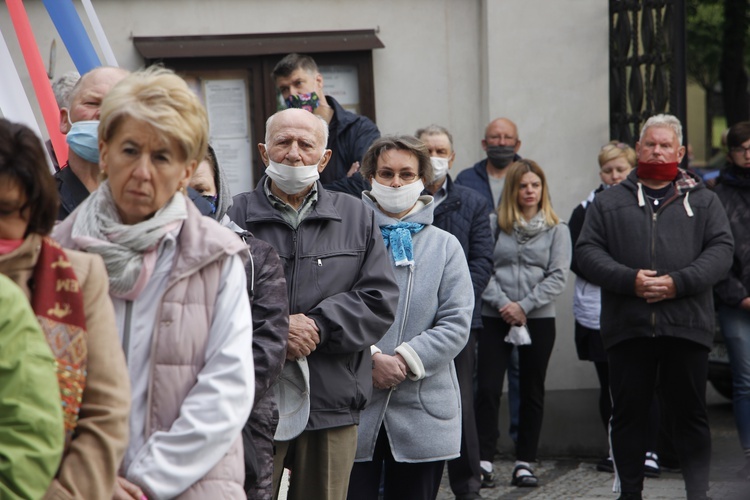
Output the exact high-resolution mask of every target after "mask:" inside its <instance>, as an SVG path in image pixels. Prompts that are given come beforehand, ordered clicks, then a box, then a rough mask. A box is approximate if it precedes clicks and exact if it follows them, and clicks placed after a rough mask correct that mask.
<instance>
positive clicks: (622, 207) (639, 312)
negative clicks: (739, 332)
mask: <svg viewBox="0 0 750 500" xmlns="http://www.w3.org/2000/svg"><path fill="white" fill-rule="evenodd" d="M575 251H576V258H577V261H578V267H579V269H580V271H581V272H582V273H583V275H584V277H585V278H586V279H588V280H589V281H591V282H592V283H595V284H597V285H599V286H600V287H601V288H602V314H601V333H602V341H603V342H604V347H605V348H606V349H609V348H610V347H612V346H614V345H616V344H617V343H619V342H622V341H623V340H628V339H632V338H638V337H656V336H671V337H678V338H682V339H687V340H691V341H693V342H697V343H699V344H702V345H704V346H706V347H707V348H710V347H711V344H712V341H713V336H714V323H715V319H714V316H715V314H714V304H713V292H712V287H713V285H715V284H716V283H717V282H718V281H719V280H721V279H723V278H724V277H725V276H726V274H727V271H728V270H729V266H730V265H731V262H732V251H733V238H732V233H731V231H730V228H729V221H728V220H727V216H726V213H725V211H724V207H723V206H722V205H721V202H720V201H719V199H718V198H717V196H716V195H715V194H714V193H713V192H711V191H709V190H708V189H706V187H705V185H704V184H703V183H701V182H700V180H699V179H698V178H697V177H696V176H695V175H693V174H690V173H688V172H685V171H682V170H681V171H680V173H679V176H678V179H677V180H676V181H675V190H674V196H672V198H671V199H669V200H667V201H665V202H664V203H663V204H662V205H661V206H660V207H659V209H658V210H657V211H656V212H654V211H653V209H652V205H651V203H649V202H648V201H647V200H646V197H645V195H644V194H643V192H642V190H641V187H640V185H639V183H638V178H637V176H636V171H635V170H634V171H633V172H632V173H631V174H630V175H629V176H628V178H627V179H626V180H624V181H623V182H622V183H620V184H619V185H617V186H613V187H612V188H610V189H607V190H605V191H603V192H601V193H599V194H598V195H597V196H596V197H595V198H594V201H593V203H591V205H590V206H589V208H588V210H587V211H586V220H585V222H584V225H583V229H582V231H581V236H580V237H579V239H578V243H577V245H576V249H575ZM639 269H653V270H655V271H657V273H658V275H660V276H661V275H664V274H669V275H670V276H671V277H672V280H673V281H674V284H675V289H676V292H677V296H676V297H675V298H674V299H667V300H662V301H660V302H656V303H653V304H649V303H647V302H646V299H643V298H640V297H637V296H636V295H635V277H636V274H637V272H638V270H639Z"/></svg>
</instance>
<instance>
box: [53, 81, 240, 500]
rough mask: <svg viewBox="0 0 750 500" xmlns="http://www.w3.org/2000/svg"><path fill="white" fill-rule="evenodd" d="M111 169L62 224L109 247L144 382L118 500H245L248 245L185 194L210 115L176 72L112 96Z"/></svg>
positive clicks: (104, 135)
mask: <svg viewBox="0 0 750 500" xmlns="http://www.w3.org/2000/svg"><path fill="white" fill-rule="evenodd" d="M100 119H101V121H100V123H99V150H100V160H99V165H100V167H101V170H102V173H103V174H104V176H106V178H107V180H105V181H104V182H103V183H102V184H101V186H100V187H99V189H98V190H96V191H95V192H93V193H92V194H91V195H90V196H89V197H88V198H87V199H86V201H84V202H83V203H82V204H81V205H80V206H79V207H78V208H77V209H76V210H75V211H74V212H73V213H72V214H71V215H70V216H69V217H68V218H67V219H66V220H65V221H64V222H63V223H61V224H60V225H59V226H58V227H57V228H56V230H55V233H54V234H55V235H56V237H58V238H59V240H60V241H61V242H62V243H63V245H65V246H69V247H72V248H75V249H80V250H83V251H86V252H90V253H96V254H99V255H101V257H102V258H103V259H104V263H105V265H106V267H107V271H108V273H109V292H110V296H111V298H112V301H113V303H114V306H115V315H116V320H117V326H118V330H119V333H120V341H121V344H122V348H123V350H124V352H125V357H126V359H127V362H128V369H129V372H130V382H131V386H132V398H133V402H132V409H131V412H130V443H129V445H128V448H127V450H126V452H125V458H124V460H123V462H122V465H121V467H120V476H121V477H119V478H118V485H117V489H116V491H115V498H116V499H130V498H133V499H138V500H143V499H144V498H148V499H162V498H180V499H199V498H201V499H203V498H222V499H244V498H246V497H245V493H244V490H243V479H244V472H243V471H244V464H243V454H242V440H241V435H240V433H241V430H242V427H243V425H244V424H245V422H246V421H247V418H248V415H249V414H250V410H251V407H252V401H253V393H254V376H253V356H252V348H251V344H252V326H251V320H250V306H249V302H248V300H247V292H246V291H245V286H246V282H245V271H244V264H243V263H244V260H245V259H246V254H247V249H246V248H247V247H246V245H245V244H244V243H243V242H242V240H240V239H239V238H237V237H236V236H235V235H234V234H233V233H232V232H231V231H229V230H228V229H225V228H222V227H221V226H220V225H219V224H218V223H217V222H216V221H214V220H213V219H210V218H209V217H202V216H201V214H200V213H199V212H198V210H197V209H196V208H195V207H194V206H193V205H192V203H190V201H189V200H188V198H186V197H185V194H184V193H185V189H186V187H187V185H188V182H189V181H190V177H191V176H192V174H193V172H194V171H195V169H196V166H197V165H198V162H199V161H200V160H201V159H202V158H203V157H204V156H205V154H206V147H207V140H208V139H207V136H208V119H207V116H206V111H205V109H204V108H203V106H202V105H201V104H200V102H199V100H198V98H197V97H196V96H195V95H194V94H193V92H192V91H191V90H190V89H189V88H188V86H187V84H186V83H185V82H184V80H182V79H181V78H180V77H178V76H176V75H175V74H174V73H172V72H171V71H169V70H165V69H163V68H149V69H146V70H143V71H139V72H136V73H133V74H132V75H130V76H128V77H127V78H125V79H124V80H122V81H121V82H120V83H119V84H118V85H116V86H115V87H114V88H113V89H112V90H111V91H110V92H109V94H107V96H106V98H105V100H104V102H103V103H102V107H101V117H100Z"/></svg>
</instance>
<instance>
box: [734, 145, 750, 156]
mask: <svg viewBox="0 0 750 500" xmlns="http://www.w3.org/2000/svg"><path fill="white" fill-rule="evenodd" d="M748 151H750V146H748V147H745V146H735V147H733V148H729V152H730V153H734V154H738V155H746V154H747V152H748Z"/></svg>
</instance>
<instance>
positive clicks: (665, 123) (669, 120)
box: [639, 114, 682, 146]
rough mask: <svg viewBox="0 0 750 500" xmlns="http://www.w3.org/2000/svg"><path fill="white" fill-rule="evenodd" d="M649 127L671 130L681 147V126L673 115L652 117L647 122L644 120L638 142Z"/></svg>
mask: <svg viewBox="0 0 750 500" xmlns="http://www.w3.org/2000/svg"><path fill="white" fill-rule="evenodd" d="M649 127H669V128H671V129H672V132H674V135H675V137H677V142H678V143H679V144H680V146H682V124H681V123H680V120H678V119H677V117H676V116H674V115H667V114H659V115H654V116H652V117H651V118H649V119H648V120H646V123H644V124H643V128H642V129H641V138H640V139H639V140H640V141H642V140H643V137H644V136H645V135H646V130H647V129H648V128H649Z"/></svg>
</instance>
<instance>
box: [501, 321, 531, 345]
mask: <svg viewBox="0 0 750 500" xmlns="http://www.w3.org/2000/svg"><path fill="white" fill-rule="evenodd" d="M505 341H506V342H507V343H509V344H513V345H529V344H531V337H530V336H529V331H528V330H527V329H526V325H521V326H511V327H510V331H509V332H508V335H506V336H505Z"/></svg>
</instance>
